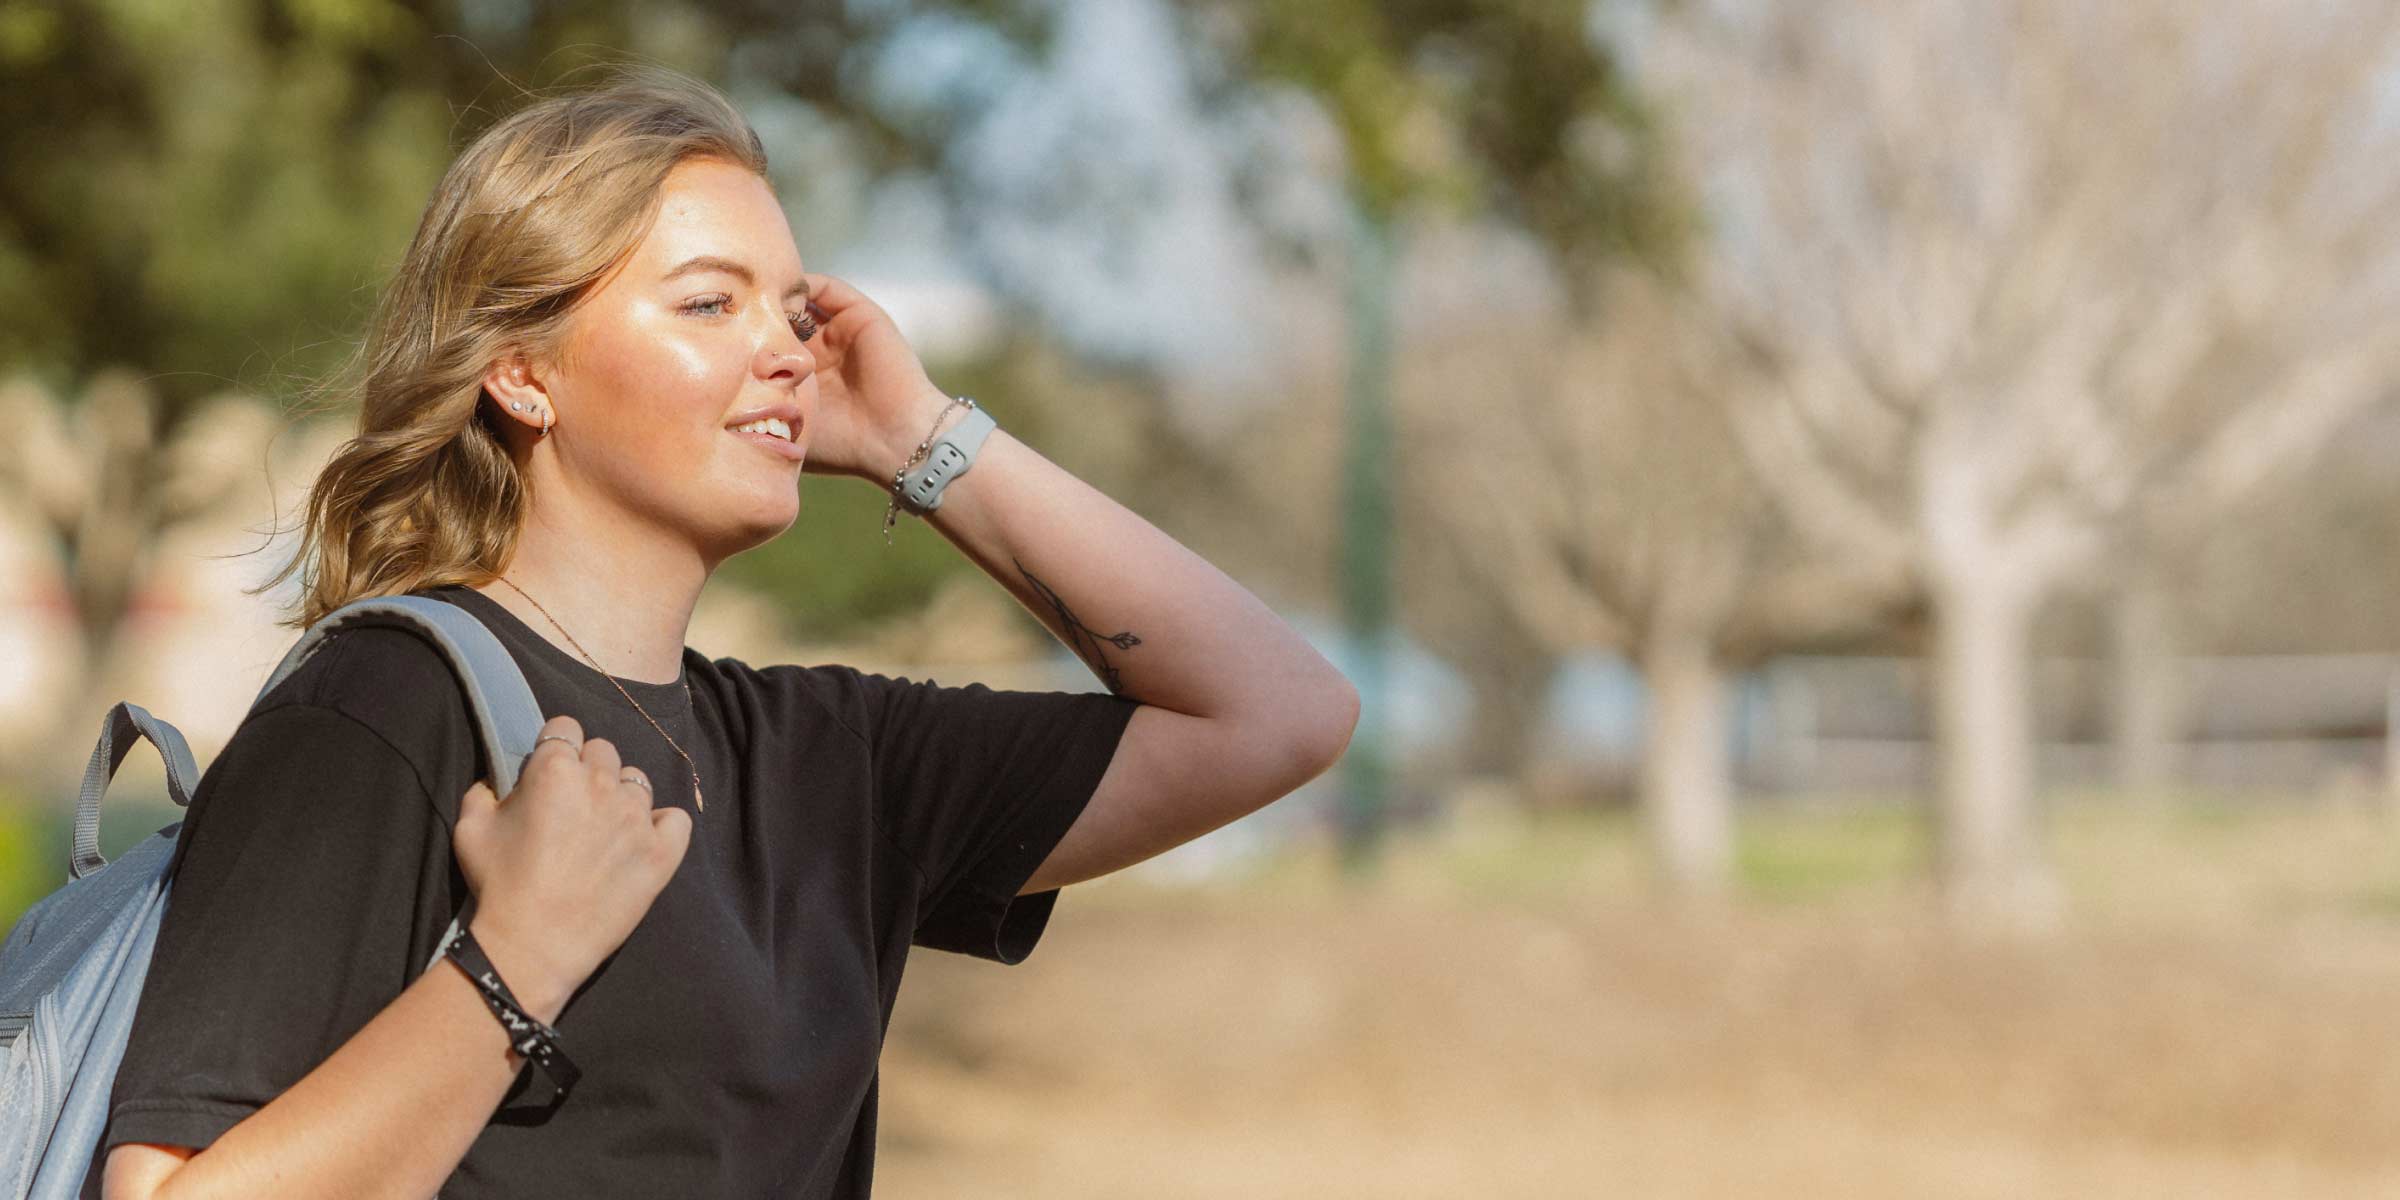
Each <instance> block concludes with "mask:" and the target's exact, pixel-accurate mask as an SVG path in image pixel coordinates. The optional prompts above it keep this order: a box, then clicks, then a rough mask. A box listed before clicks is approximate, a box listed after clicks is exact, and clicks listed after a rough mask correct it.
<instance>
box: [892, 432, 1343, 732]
mask: <svg viewBox="0 0 2400 1200" xmlns="http://www.w3.org/2000/svg"><path fill="white" fill-rule="evenodd" d="M947 403H948V400H947V398H946V397H938V396H937V397H935V398H933V399H931V400H930V401H929V402H928V407H927V409H926V410H925V415H924V416H923V418H922V422H921V424H920V426H919V430H920V432H919V433H918V434H917V435H916V436H917V437H918V438H922V437H923V432H922V431H923V430H925V429H930V428H932V421H933V416H932V414H933V413H934V412H938V411H940V409H941V406H943V405H944V404H947ZM962 415H963V410H952V411H951V413H950V414H948V415H946V416H945V417H944V418H943V420H942V428H944V429H948V428H951V427H953V426H955V425H956V424H957V422H958V421H959V420H960V419H961V416H962ZM913 448H914V441H912V442H911V443H910V446H909V447H908V449H913ZM906 454H907V450H906V449H902V450H897V451H896V452H895V456H894V458H893V461H894V462H895V463H897V462H898V461H900V459H902V458H904V457H905V456H906ZM924 519H925V521H926V523H927V524H930V525H931V526H932V527H933V528H934V529H936V530H938V531H940V533H941V534H942V536H943V537H944V538H946V539H948V540H949V541H950V542H951V543H952V544H953V545H955V546H957V547H958V549H959V550H960V552H961V553H963V554H965V555H966V556H967V557H968V558H969V559H971V560H972V561H973V562H974V563H975V564H976V565H977V566H979V567H981V568H982V569H983V570H984V571H985V572H986V573H987V574H989V575H990V576H991V577H992V578H993V579H995V580H997V581H998V582H999V583H1000V585H1001V586H1002V587H1003V588H1006V589H1007V590H1008V592H1009V593H1010V594H1011V595H1013V596H1015V597H1016V599H1017V601H1018V602H1019V603H1020V604H1023V605H1024V606H1025V608H1026V609H1027V610H1028V611H1030V612H1031V613H1033V615H1034V616H1035V617H1036V618H1037V619H1038V620H1040V621H1041V622H1042V624H1043V625H1044V626H1045V627H1046V628H1048V629H1049V630H1050V632H1051V634H1052V635H1053V636H1055V637H1057V638H1058V639H1059V640H1060V641H1061V642H1063V643H1064V644H1065V645H1066V646H1067V647H1068V648H1069V649H1070V650H1072V651H1073V652H1074V653H1075V655H1076V657H1077V658H1079V659H1081V660H1082V661H1083V663H1084V665H1086V666H1088V667H1090V668H1091V669H1092V672H1093V674H1094V675H1096V676H1097V677H1098V678H1099V679H1100V682H1101V683H1102V684H1103V685H1104V686H1106V687H1107V688H1108V689H1109V690H1110V691H1111V692H1114V693H1116V694H1118V695H1121V696H1125V697H1127V698H1129V699H1134V700H1139V701H1141V702H1142V703H1144V704H1151V705H1156V706H1159V707H1162V708H1169V709H1173V710H1175V711H1177V712H1181V713H1185V714H1188V715H1191V716H1196V717H1206V718H1214V719H1225V720H1239V721H1243V722H1256V723H1258V725H1259V726H1260V727H1261V728H1266V729H1274V730H1280V731H1283V732H1286V733H1288V734H1291V735H1295V736H1307V737H1315V738H1320V739H1322V740H1324V741H1326V742H1328V743H1329V744H1330V745H1332V746H1335V747H1338V746H1339V745H1340V744H1341V743H1342V742H1344V741H1346V740H1347V739H1348V737H1349V734H1350V730H1351V726H1352V724H1353V723H1354V722H1355V719H1356V708H1355V706H1356V701H1357V697H1356V692H1355V690H1354V689H1353V688H1352V687H1351V685H1350V683H1349V681H1348V680H1347V679H1345V678H1344V677H1343V676H1342V674H1341V673H1340V672H1339V671H1338V670H1336V669H1335V668H1334V666H1333V664H1331V663H1330V662H1328V661H1326V659H1325V657H1324V656H1323V655H1321V654H1319V653H1317V651H1316V649H1315V648H1314V647H1312V646H1310V645H1309V644H1308V642H1307V640H1306V639H1304V638H1302V637H1301V636H1300V634H1299V633H1298V632H1297V631H1296V630H1294V629H1293V628H1292V627H1291V626H1290V625H1289V624H1287V623H1285V622H1284V620H1283V619H1282V618H1281V617H1279V616H1277V615H1276V614H1275V613H1274V611H1273V610H1271V609H1269V608H1268V607H1267V606H1266V604H1265V603H1264V602H1262V601H1260V600H1259V598H1258V597H1256V596H1254V595H1252V594H1251V593H1250V591H1249V590H1248V589H1246V588H1244V587H1243V586H1242V585H1240V584H1238V583H1236V582H1234V581H1233V580H1232V579H1231V578H1230V577H1228V576H1227V575H1226V574H1225V573H1224V572H1223V571H1220V570H1218V569H1217V568H1216V567H1215V566H1214V565H1212V564H1210V563H1209V562H1208V561H1207V560H1206V559H1203V558H1201V557H1200V556H1199V555H1198V554H1196V553H1194V552H1192V551H1191V550H1190V549H1188V548H1186V547H1185V546H1184V545H1182V544H1181V543H1179V542H1177V541H1176V540H1175V539H1173V538H1171V537H1169V536H1167V534H1166V533H1165V532H1163V531H1161V530H1160V529H1159V528H1158V527H1156V526H1154V525H1152V524H1151V523H1150V522H1148V521H1146V520H1144V519H1142V517H1140V516H1139V515H1137V514H1136V513H1134V512H1133V511H1132V510H1130V509H1127V508H1126V507H1125V506H1123V505H1121V504H1119V503H1117V502H1116V501H1115V500H1113V499H1110V498H1109V497H1108V496H1107V495H1106V494H1104V493H1102V492H1101V491H1100V490H1099V489H1097V488H1094V487H1092V486H1091V485H1090V484H1087V483H1085V482H1084V481H1083V480H1081V479H1078V478H1077V477H1075V475H1073V474H1072V473H1070V472H1068V471H1067V470H1065V469H1064V468H1062V467H1060V466H1058V465H1057V464H1056V463H1053V462H1051V461H1050V460H1049V459H1048V458H1045V457H1043V456H1042V455H1041V454H1040V453H1039V452H1038V451H1036V450H1034V449H1033V448H1032V447H1031V446H1029V445H1027V444H1026V443H1025V442H1023V441H1020V440H1018V439H1017V438H1015V437H1014V436H1012V435H1011V434H1010V433H1009V431H1008V430H1007V428H1006V427H1001V428H997V429H994V430H993V431H992V433H991V435H990V436H989V437H988V438H986V439H985V441H984V443H983V447H982V449H981V450H979V451H978V452H977V454H976V457H975V461H974V463H973V465H972V466H971V467H970V469H969V470H968V471H967V472H966V473H965V474H963V475H960V476H958V477H957V478H956V479H954V480H952V481H951V483H950V485H949V487H948V488H947V489H946V490H945V491H944V492H943V496H942V504H941V507H939V508H937V509H935V510H934V511H933V512H931V513H929V514H926V515H925V518H924Z"/></svg>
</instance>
